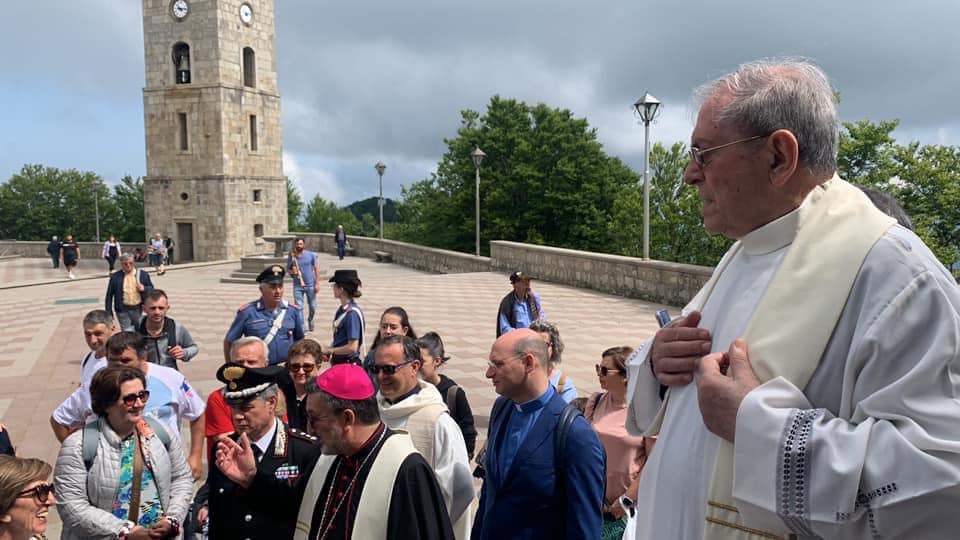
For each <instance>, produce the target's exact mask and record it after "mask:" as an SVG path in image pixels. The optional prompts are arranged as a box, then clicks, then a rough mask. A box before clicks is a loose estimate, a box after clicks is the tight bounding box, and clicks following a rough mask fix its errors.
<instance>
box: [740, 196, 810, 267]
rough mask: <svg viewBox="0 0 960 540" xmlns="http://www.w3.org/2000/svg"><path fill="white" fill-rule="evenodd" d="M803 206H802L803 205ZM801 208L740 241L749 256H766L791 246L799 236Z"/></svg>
mask: <svg viewBox="0 0 960 540" xmlns="http://www.w3.org/2000/svg"><path fill="white" fill-rule="evenodd" d="M801 206H802V205H801ZM799 224H800V208H799V207H798V208H794V209H793V210H792V211H790V212H788V213H787V214H784V215H782V216H780V217H778V218H777V219H775V220H773V221H771V222H770V223H767V224H766V225H764V226H762V227H760V228H759V229H755V230H753V231H750V233H748V234H747V235H746V236H744V237H743V238H741V239H740V243H741V244H742V245H743V250H744V251H745V252H746V253H747V255H766V254H767V253H773V252H774V251H777V250H778V249H781V248H784V247H786V246H789V245H790V244H791V243H792V242H793V239H794V238H795V237H796V236H797V227H798V226H799Z"/></svg>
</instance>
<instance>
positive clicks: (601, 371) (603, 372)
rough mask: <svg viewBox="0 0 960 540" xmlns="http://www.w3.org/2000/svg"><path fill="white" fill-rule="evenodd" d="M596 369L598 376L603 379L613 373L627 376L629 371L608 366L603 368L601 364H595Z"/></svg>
mask: <svg viewBox="0 0 960 540" xmlns="http://www.w3.org/2000/svg"><path fill="white" fill-rule="evenodd" d="M595 367H596V368H597V375H600V376H602V377H606V376H607V375H609V374H610V372H611V371H613V372H616V373H619V374H621V375H625V374H626V373H627V370H625V369H614V368H608V367H606V366H601V365H600V364H595Z"/></svg>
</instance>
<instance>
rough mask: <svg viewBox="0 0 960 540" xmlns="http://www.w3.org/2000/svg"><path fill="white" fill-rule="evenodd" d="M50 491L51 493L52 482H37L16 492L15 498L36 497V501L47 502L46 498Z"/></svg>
mask: <svg viewBox="0 0 960 540" xmlns="http://www.w3.org/2000/svg"><path fill="white" fill-rule="evenodd" d="M51 493H53V482H50V483H49V484H37V485H36V486H34V487H32V488H30V489H25V490H23V491H21V492H20V493H18V494H17V498H18V499H21V498H23V497H36V499H37V502H38V503H40V504H43V503H45V502H47V498H48V497H49V496H50V494H51Z"/></svg>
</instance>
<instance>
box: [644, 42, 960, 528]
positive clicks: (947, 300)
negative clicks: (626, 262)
mask: <svg viewBox="0 0 960 540" xmlns="http://www.w3.org/2000/svg"><path fill="white" fill-rule="evenodd" d="M698 95H699V96H700V98H701V100H700V107H699V112H698V114H697V117H696V124H695V126H694V128H693V133H692V135H691V148H690V162H689V164H688V165H687V168H686V170H685V172H684V181H685V182H686V183H687V184H688V185H692V186H694V187H696V189H697V191H698V192H699V198H700V200H701V201H702V209H701V212H702V214H703V224H704V228H705V229H706V230H707V231H708V232H710V233H713V234H722V235H724V236H726V237H727V238H730V239H735V240H736V243H734V244H733V246H731V248H730V249H729V250H728V252H727V254H726V255H725V256H724V257H723V259H722V260H721V262H720V264H719V265H718V266H717V268H715V269H714V271H713V275H712V276H711V278H710V279H709V281H708V282H707V283H706V284H705V285H704V287H703V288H702V289H701V290H700V291H699V292H698V293H697V294H696V295H695V296H694V298H693V300H691V302H690V303H689V304H688V305H687V306H686V307H685V308H684V310H683V312H682V315H681V316H680V317H677V318H676V319H674V321H672V322H671V323H670V324H669V325H668V326H667V327H665V328H662V329H660V330H659V331H657V333H656V334H655V335H654V337H653V338H652V339H650V340H648V341H646V342H644V344H643V345H642V346H641V348H640V350H639V352H638V354H636V355H635V356H634V357H633V358H632V360H631V361H630V362H629V364H628V369H629V371H630V372H629V377H630V381H631V382H630V386H631V391H630V405H629V408H628V415H627V423H626V426H627V428H628V429H629V430H630V432H631V433H633V434H635V435H641V434H646V435H658V436H657V443H656V446H655V447H654V450H653V452H652V454H651V455H650V458H649V459H648V460H647V463H646V465H645V466H644V469H643V474H642V475H641V477H640V491H639V495H638V498H639V500H638V505H637V531H636V532H637V538H639V539H650V538H694V539H699V538H710V539H713V538H741V537H742V535H743V531H747V530H749V531H752V532H753V534H754V535H755V536H756V537H760V536H763V537H765V538H786V537H803V538H839V539H848V538H950V537H953V536H954V535H955V534H956V530H957V529H958V527H960V514H958V513H957V511H956V508H957V506H958V504H960V425H958V423H957V418H958V417H960V401H958V400H957V395H958V394H960V378H958V377H956V376H955V373H956V371H957V369H958V361H960V346H958V343H960V289H958V287H957V283H956V280H955V279H954V278H953V276H952V275H951V274H950V272H949V271H948V270H947V269H946V268H944V267H943V265H942V264H940V262H939V261H938V260H937V259H936V257H935V256H934V255H933V254H932V253H931V252H930V250H929V249H928V248H927V246H925V245H924V244H923V242H922V241H921V240H920V239H919V238H918V237H917V236H916V235H915V234H914V233H912V232H911V231H909V230H908V229H906V228H904V227H902V226H900V225H898V224H896V221H895V220H894V219H893V218H891V217H890V216H887V215H886V214H884V213H883V212H882V211H880V210H878V209H877V208H876V207H875V206H874V205H873V204H872V203H871V201H870V199H869V198H867V196H866V195H864V194H863V192H861V191H860V190H859V189H857V188H856V187H855V186H852V185H850V184H848V183H847V182H845V181H844V180H842V179H841V178H840V177H839V176H837V137H838V129H837V126H838V119H837V110H836V106H837V99H836V94H835V92H834V89H833V88H832V87H831V85H830V81H829V79H828V77H827V76H826V74H825V73H824V72H823V71H822V70H821V69H820V68H819V67H818V66H816V65H814V64H813V63H812V62H809V61H803V60H794V59H773V60H763V61H758V62H751V63H747V64H744V65H741V66H740V67H739V68H737V70H736V71H735V72H733V73H730V74H727V75H724V76H722V77H721V78H719V79H717V80H716V81H714V82H711V83H709V84H707V85H706V86H704V87H703V88H702V89H701V90H700V91H699V92H698ZM691 382H692V383H693V384H690V383H691ZM660 384H666V385H670V389H669V392H668V394H667V397H666V400H665V401H661V400H660V397H659V395H658V392H657V390H658V388H659V385H660Z"/></svg>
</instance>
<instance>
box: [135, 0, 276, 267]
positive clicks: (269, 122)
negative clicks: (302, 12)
mask: <svg viewBox="0 0 960 540" xmlns="http://www.w3.org/2000/svg"><path fill="white" fill-rule="evenodd" d="M273 13H274V12H273V0H143V39H144V59H145V65H146V86H145V87H144V89H143V116H144V126H145V129H146V151H147V176H146V177H145V178H144V213H145V214H146V226H147V234H148V235H152V234H153V233H155V232H160V233H161V234H163V235H167V234H169V235H170V237H171V238H173V239H174V240H175V241H176V244H177V252H176V260H177V261H188V260H196V261H209V260H218V259H235V258H239V257H240V256H242V255H245V254H252V253H259V252H261V251H264V250H265V249H266V248H267V247H268V246H264V244H263V241H262V240H261V239H260V238H261V237H262V236H264V235H278V234H285V233H286V232H287V190H286V179H285V177H284V175H283V165H282V159H281V140H280V94H279V93H278V91H277V69H276V52H275V47H274V42H275V39H274V21H273Z"/></svg>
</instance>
